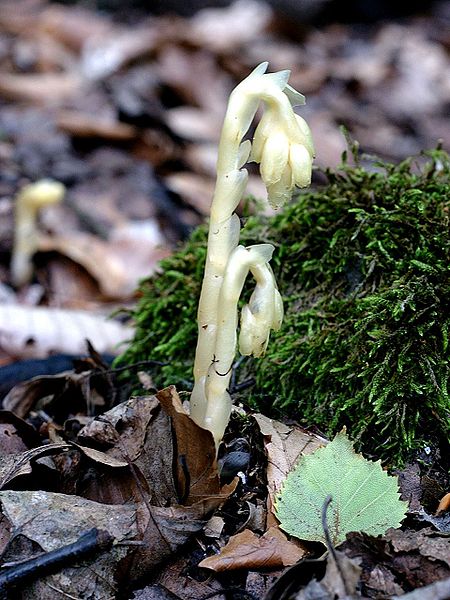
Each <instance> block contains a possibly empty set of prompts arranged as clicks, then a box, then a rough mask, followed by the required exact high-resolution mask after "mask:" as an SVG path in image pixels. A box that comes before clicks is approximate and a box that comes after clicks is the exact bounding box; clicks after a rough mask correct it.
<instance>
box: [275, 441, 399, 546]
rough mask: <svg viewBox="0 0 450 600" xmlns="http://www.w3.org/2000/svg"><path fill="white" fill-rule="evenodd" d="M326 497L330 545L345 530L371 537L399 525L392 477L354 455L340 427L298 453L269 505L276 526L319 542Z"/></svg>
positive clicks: (338, 540) (378, 464) (395, 484)
mask: <svg viewBox="0 0 450 600" xmlns="http://www.w3.org/2000/svg"><path fill="white" fill-rule="evenodd" d="M328 495H330V496H331V497H332V502H331V504H330V507H329V508H328V512H327V522H328V528H329V531H330V536H331V539H332V541H333V543H334V544H335V545H337V544H340V543H341V542H343V541H344V540H345V536H346V534H347V533H349V532H351V531H360V532H361V531H362V532H365V533H368V534H370V535H375V536H376V535H379V534H384V533H385V532H386V530H387V529H389V528H390V527H399V526H400V523H401V521H402V519H403V518H404V517H405V513H406V510H407V503H406V502H403V501H401V500H400V494H399V491H398V482H397V478H396V477H392V476H391V475H388V474H387V472H386V471H384V470H383V469H382V467H381V462H380V461H377V462H372V461H369V460H366V459H365V458H364V457H363V456H362V455H361V454H356V453H355V451H354V450H353V443H352V442H351V441H350V440H349V439H348V437H347V435H346V433H345V431H341V432H340V433H338V434H337V435H336V437H335V438H334V440H333V441H331V442H330V443H329V444H327V445H326V446H324V447H323V448H319V449H318V450H316V451H315V452H314V453H313V454H310V455H308V456H303V457H302V458H301V459H300V461H299V463H298V465H297V466H296V467H295V469H294V470H293V471H292V472H291V473H289V475H288V476H287V478H286V480H285V482H284V485H283V489H282V490H281V493H280V495H279V496H278V497H277V499H276V503H275V512H276V516H277V518H278V520H279V521H280V523H281V528H282V529H283V530H284V531H286V532H287V533H289V534H290V535H293V536H295V537H298V538H300V539H302V540H311V541H317V542H323V543H325V536H324V533H323V528H322V522H321V512H322V506H323V503H324V501H325V499H326V497H327V496H328Z"/></svg>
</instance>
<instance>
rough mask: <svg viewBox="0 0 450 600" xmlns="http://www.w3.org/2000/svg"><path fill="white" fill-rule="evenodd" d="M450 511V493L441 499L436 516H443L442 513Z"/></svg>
mask: <svg viewBox="0 0 450 600" xmlns="http://www.w3.org/2000/svg"><path fill="white" fill-rule="evenodd" d="M449 510H450V493H448V494H445V496H444V497H443V498H441V500H440V502H439V506H438V507H437V511H436V515H441V514H442V513H445V512H448V511H449Z"/></svg>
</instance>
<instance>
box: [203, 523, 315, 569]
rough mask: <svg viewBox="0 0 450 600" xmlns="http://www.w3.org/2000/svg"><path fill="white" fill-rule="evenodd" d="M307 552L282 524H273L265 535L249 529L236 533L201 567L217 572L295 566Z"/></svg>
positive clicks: (204, 561) (205, 560)
mask: <svg viewBox="0 0 450 600" xmlns="http://www.w3.org/2000/svg"><path fill="white" fill-rule="evenodd" d="M304 554H305V550H304V549H303V548H302V546H301V544H300V543H297V542H292V541H289V540H288V539H287V537H286V536H285V535H284V533H283V532H282V531H280V530H279V529H278V527H270V528H269V529H268V530H267V531H266V533H265V534H264V535H263V536H258V535H256V533H253V532H252V531H250V530H249V529H245V530H244V531H242V532H241V533H238V534H237V535H234V536H232V537H231V538H230V539H229V541H228V543H227V545H226V546H224V547H223V548H222V549H221V550H220V552H219V554H217V555H215V556H209V557H208V558H205V559H204V560H202V562H201V563H200V564H199V566H200V567H205V568H207V569H212V570H213V571H217V572H221V571H231V570H233V569H250V570H251V569H277V568H280V567H287V566H290V565H293V564H294V563H296V562H297V561H298V560H300V559H301V558H302V557H303V556H304Z"/></svg>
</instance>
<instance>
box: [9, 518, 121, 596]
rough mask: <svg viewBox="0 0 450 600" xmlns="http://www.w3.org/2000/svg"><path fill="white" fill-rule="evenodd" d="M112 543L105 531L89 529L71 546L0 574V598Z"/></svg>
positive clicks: (22, 563)
mask: <svg viewBox="0 0 450 600" xmlns="http://www.w3.org/2000/svg"><path fill="white" fill-rule="evenodd" d="M113 541H114V538H113V537H112V536H111V535H110V534H109V533H108V532H107V531H103V530H99V529H95V528H94V529H90V530H89V531H87V532H86V533H84V534H83V535H82V536H81V537H79V538H78V540H77V541H76V542H73V543H72V544H68V545H67V546H62V547H61V548H58V549H56V550H51V551H50V552H45V553H43V554H40V555H38V556H35V557H33V558H30V559H28V560H25V561H23V562H21V563H18V564H17V565H15V566H13V567H9V568H7V569H6V570H4V572H3V573H2V572H0V598H2V600H3V599H4V598H7V591H8V589H9V588H11V587H14V586H17V585H23V584H25V583H27V582H28V581H30V580H33V579H37V578H40V577H44V576H45V575H48V574H50V573H54V572H56V571H58V570H59V569H60V568H61V567H65V566H68V565H70V564H72V563H73V562H76V561H78V560H80V559H82V558H85V557H86V556H87V555H89V554H92V553H93V552H96V551H100V550H106V549H107V548H109V547H111V546H112V543H113Z"/></svg>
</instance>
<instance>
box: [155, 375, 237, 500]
mask: <svg viewBox="0 0 450 600" xmlns="http://www.w3.org/2000/svg"><path fill="white" fill-rule="evenodd" d="M156 397H157V398H158V400H159V401H160V402H161V405H162V407H163V409H164V411H165V412H166V414H167V415H168V416H169V417H170V419H171V422H172V427H173V429H174V441H175V443H176V447H175V448H174V451H175V456H176V457H177V460H176V481H175V486H176V489H177V492H178V496H179V498H180V499H182V500H183V501H182V504H185V505H191V504H194V503H196V502H199V501H203V500H206V501H207V500H208V499H209V498H212V497H216V498H220V496H221V493H222V492H221V487H220V481H219V472H218V469H217V462H216V446H215V443H214V439H213V436H212V434H211V432H210V431H208V430H206V429H202V428H201V427H199V426H198V425H197V423H195V422H194V421H193V420H192V419H191V418H190V416H189V415H188V414H187V413H186V411H185V410H184V408H183V405H182V404H181V401H180V398H179V396H178V394H177V391H176V389H175V387H174V386H170V387H168V388H165V389H164V390H161V391H160V392H158V394H157V395H156ZM234 487H236V482H234V484H232V485H231V486H230V487H229V488H227V489H234ZM228 493H229V492H228ZM228 493H227V495H228Z"/></svg>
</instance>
